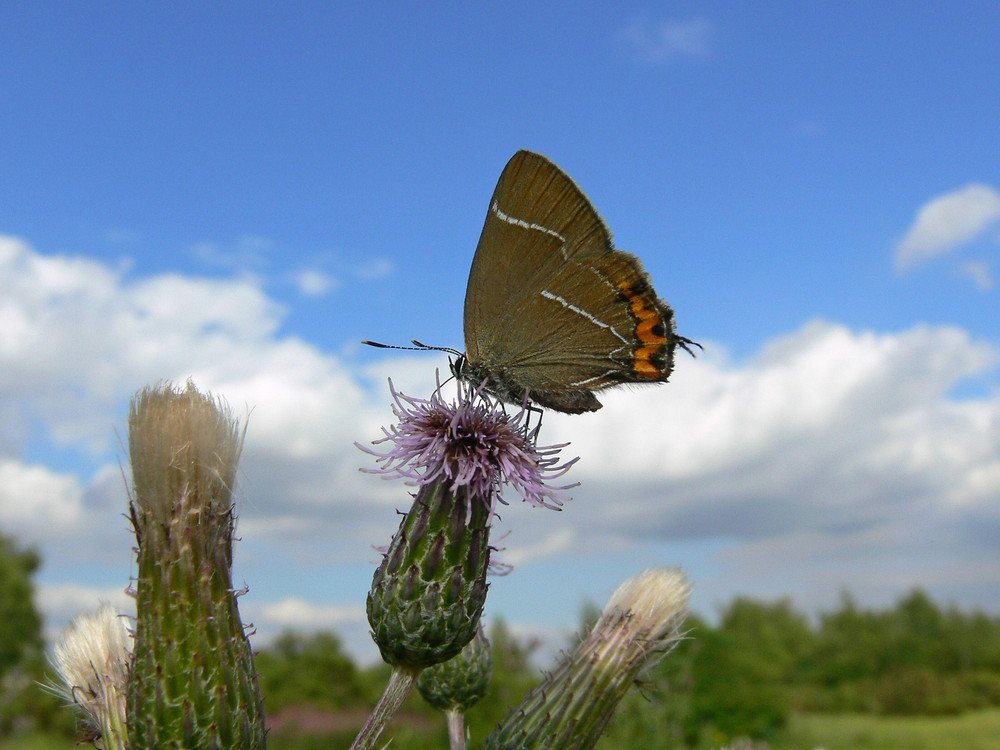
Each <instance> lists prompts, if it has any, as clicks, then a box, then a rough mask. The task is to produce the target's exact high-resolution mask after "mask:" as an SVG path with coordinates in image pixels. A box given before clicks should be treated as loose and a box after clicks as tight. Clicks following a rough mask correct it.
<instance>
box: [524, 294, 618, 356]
mask: <svg viewBox="0 0 1000 750" xmlns="http://www.w3.org/2000/svg"><path fill="white" fill-rule="evenodd" d="M540 294H541V295H542V296H543V297H545V299H551V300H555V301H556V302H558V303H559V304H560V305H562V306H563V307H565V308H566V309H568V310H572V311H573V312H575V313H576V314H577V315H582V316H583V317H585V318H586V319H587V320H589V321H590V322H591V323H593V324H594V325H596V326H600V327H601V328H607V329H608V330H609V331H611V333H613V334H614V335H615V336H617V337H618V339H619V340H620V341H621V342H622V343H623V344H625V345H626V346H628V345H629V341H628V339H626V338H625V337H624V336H622V335H621V334H620V333H618V331H616V330H615V328H614V326H611V325H608V324H607V323H605V322H604V321H603V320H598V319H597V318H595V317H594V316H593V315H591V314H590V313H589V312H587V311H586V310H582V309H580V308H579V307H577V306H576V305H574V304H572V303H571V302H567V301H566V300H565V299H563V298H562V297H560V296H559V295H558V294H553V293H552V292H550V291H549V290H548V289H543V290H542V291H541V292H540Z"/></svg>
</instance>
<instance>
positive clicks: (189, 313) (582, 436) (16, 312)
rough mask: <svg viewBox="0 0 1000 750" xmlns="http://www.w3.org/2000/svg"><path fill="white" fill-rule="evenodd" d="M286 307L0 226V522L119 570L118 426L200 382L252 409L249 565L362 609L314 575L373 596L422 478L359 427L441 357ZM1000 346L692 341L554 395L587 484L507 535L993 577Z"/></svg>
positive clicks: (547, 429)
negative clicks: (142, 406) (140, 399)
mask: <svg viewBox="0 0 1000 750" xmlns="http://www.w3.org/2000/svg"><path fill="white" fill-rule="evenodd" d="M283 314H284V311H283V309H282V308H281V307H280V306H279V305H276V304H275V303H274V302H273V301H272V300H271V299H270V298H269V297H268V296H267V295H266V294H265V293H264V292H263V291H262V290H261V289H260V288H259V286H257V285H256V284H255V283H253V282H252V281H249V280H220V279H214V280H208V279H201V278H196V277H186V276H179V275H163V276H157V277H151V278H146V279H140V280H132V279H130V278H127V277H126V276H125V275H124V274H123V273H122V272H120V271H116V270H113V269H109V268H108V267H106V266H103V265H102V264H100V263H97V262H94V261H90V260H86V259H82V258H74V257H58V256H43V255H40V254H38V253H36V252H34V251H33V250H32V249H31V248H30V247H29V246H28V245H27V244H26V243H24V242H20V241H18V240H14V239H11V238H0V332H2V335H0V365H2V366H0V405H2V408H3V417H4V418H3V419H2V420H0V523H3V524H4V526H13V527H14V528H15V529H16V530H17V531H18V532H19V533H22V532H23V533H31V534H34V535H35V536H34V537H33V538H34V539H37V540H38V543H39V544H41V545H42V549H41V552H42V555H43V559H45V560H46V567H45V571H46V575H47V576H48V578H47V579H46V580H45V581H43V590H44V591H48V592H49V594H47V596H52V595H54V594H52V592H53V591H54V589H53V588H52V587H53V586H59V585H63V584H65V585H73V586H79V585H82V582H83V581H84V580H86V579H85V578H83V576H85V575H89V574H90V573H92V572H93V571H94V570H96V569H97V568H94V567H89V568H88V567H86V566H85V565H84V564H83V563H87V565H91V566H103V567H102V568H100V570H103V571H104V573H103V575H104V578H105V579H106V580H107V581H109V582H119V581H120V582H121V583H122V587H124V583H126V582H127V573H125V572H124V571H123V567H124V566H126V565H127V564H128V563H127V561H128V559H129V555H128V547H129V545H130V543H131V542H132V541H133V540H130V538H129V535H128V528H127V521H125V520H124V519H123V518H122V514H123V513H124V511H125V508H126V503H125V493H124V488H123V482H122V477H121V474H120V472H119V470H118V467H117V466H116V465H115V454H116V452H117V453H118V455H119V456H120V455H121V446H120V445H119V444H118V443H117V440H118V437H117V436H116V435H115V434H114V431H113V429H112V427H113V426H116V425H117V426H118V427H119V428H122V427H123V425H124V415H125V413H126V408H127V402H128V398H129V397H130V395H131V394H132V393H133V392H134V391H135V390H136V389H137V388H139V387H141V386H142V385H145V384H146V383H149V382H155V381H157V380H160V379H164V378H169V379H174V380H180V381H183V380H185V379H187V378H188V377H191V378H193V380H194V382H195V383H196V384H197V385H198V386H199V387H200V388H202V389H205V390H211V391H212V392H214V393H216V394H218V395H221V396H223V397H225V398H226V399H227V400H228V401H229V403H230V404H231V405H232V406H233V408H234V411H235V412H236V413H237V415H242V417H243V418H244V419H247V418H248V419H249V427H248V431H247V439H246V447H245V450H244V455H243V460H242V462H241V473H240V481H239V489H238V492H239V498H240V506H239V510H240V522H239V527H238V531H239V533H240V535H241V536H242V538H243V541H242V542H241V543H240V544H239V545H238V546H237V556H238V559H237V565H238V569H239V573H238V575H240V576H245V577H246V580H247V581H248V582H250V583H251V585H252V586H258V587H260V588H263V590H264V591H271V592H280V595H279V596H273V595H272V596H271V597H270V598H269V599H264V598H259V597H260V594H258V593H256V592H255V595H254V596H253V597H251V599H250V600H248V602H252V604H251V606H253V607H256V609H255V610H252V611H253V613H254V614H256V616H257V617H256V619H257V620H258V621H259V624H260V625H261V626H263V627H265V628H278V627H283V626H284V625H286V624H290V623H292V622H295V621H299V622H306V623H321V622H326V621H333V620H337V619H338V618H344V617H347V618H350V617H353V616H354V615H355V614H356V610H354V609H351V608H350V607H349V608H348V609H347V610H342V609H340V608H339V607H334V606H332V605H329V604H328V603H324V602H323V601H322V598H321V597H322V596H323V594H321V593H317V587H316V585H315V581H316V580H317V578H316V576H320V574H319V572H318V571H322V570H326V571H329V570H333V569H343V568H344V567H345V565H346V564H348V563H350V564H353V565H356V566H359V567H358V569H359V570H361V569H364V571H365V572H364V573H362V574H361V575H360V578H363V579H367V580H364V581H362V582H361V583H360V584H359V586H358V589H359V590H360V591H362V592H363V591H364V590H365V589H366V588H367V584H368V582H369V581H370V576H371V571H370V569H368V568H364V564H365V563H367V562H370V561H372V560H373V559H374V558H375V557H376V556H375V555H374V553H373V552H372V551H371V549H370V547H369V545H372V544H380V543H381V544H384V543H385V542H386V541H387V540H388V538H389V536H390V535H391V533H392V532H393V531H394V530H395V527H396V525H397V524H398V517H397V516H396V515H395V514H394V513H393V510H394V509H395V508H399V507H402V506H404V505H405V503H406V501H407V498H408V495H407V492H408V488H407V487H406V486H404V485H403V484H402V483H400V482H386V481H383V480H381V479H379V478H377V477H373V476H370V475H365V474H362V473H360V472H359V471H358V469H359V467H361V466H371V463H370V461H369V457H366V456H365V455H364V454H361V453H360V452H359V451H358V450H357V449H356V448H355V447H354V444H353V443H354V441H356V440H357V441H361V442H365V441H367V440H371V439H374V438H377V437H378V436H379V435H380V434H381V433H380V426H381V425H382V424H384V423H388V422H389V421H390V420H391V412H390V410H389V406H388V403H389V398H388V394H387V393H386V391H385V390H384V388H385V386H384V376H385V375H386V374H391V375H392V376H393V380H394V382H396V383H397V384H399V385H400V386H401V387H403V388H404V389H405V390H406V391H407V392H409V393H413V394H414V395H426V394H427V393H428V392H429V391H430V389H431V388H432V387H433V366H432V365H429V363H428V361H427V360H426V359H420V360H419V361H415V360H413V359H412V358H411V357H410V356H408V355H399V356H398V357H397V356H396V355H387V357H386V359H385V360H384V361H383V362H382V363H381V364H380V365H379V367H370V368H368V369H367V370H366V371H363V372H359V371H357V370H353V369H351V368H350V367H348V366H347V365H346V364H345V363H344V362H343V361H341V360H340V359H339V358H337V357H335V356H333V355H330V354H327V353H324V352H322V351H320V350H319V349H318V348H316V347H315V346H313V345H311V344H309V343H308V342H305V341H302V340H300V339H297V338H295V337H291V336H280V335H279V334H278V333H277V331H279V330H280V324H281V321H282V316H283ZM998 356H1000V353H998V351H997V350H996V349H995V348H994V347H992V346H990V345H988V344H986V343H984V342H981V341H975V340H972V339H971V338H970V337H969V335H968V334H967V333H966V332H964V331H962V330H959V329H955V328H947V327H930V326H915V327H912V328H910V329H907V330H902V331H895V332H873V331H856V330H851V329H849V328H846V327H844V326H842V325H837V324H835V323H830V322H826V321H814V322H811V323H808V324H806V325H804V326H803V327H802V328H801V329H799V330H797V331H793V332H791V333H789V334H787V335H785V336H783V337H780V338H778V339H776V340H774V341H772V342H770V343H769V344H768V345H767V346H765V347H763V348H762V349H761V350H760V351H759V352H758V353H757V354H756V355H755V356H754V357H752V358H751V359H749V360H747V361H742V362H733V361H730V360H729V359H728V358H727V357H726V355H725V352H724V351H723V350H722V349H721V348H720V347H718V346H711V345H710V346H708V351H707V352H706V353H705V354H704V355H703V356H699V358H698V359H696V360H692V359H690V358H687V357H684V356H682V357H680V358H679V360H678V364H677V368H676V371H675V373H674V375H673V376H672V377H671V382H670V383H669V384H667V385H663V386H658V387H655V388H653V387H650V388H641V389H634V390H631V391H629V390H626V389H622V390H618V391H614V392H609V393H607V394H606V395H604V396H602V400H603V401H604V402H605V408H604V409H602V410H601V411H600V412H598V413H596V414H593V415H580V416H572V417H571V416H565V415H558V414H546V415H545V417H544V425H543V428H542V436H543V440H544V442H545V443H555V442H562V441H564V440H568V441H571V442H572V445H571V446H570V447H569V448H567V449H565V450H566V452H567V453H568V454H569V455H570V456H572V455H579V456H580V457H581V460H580V462H579V463H578V464H577V465H576V466H574V468H573V471H572V473H571V475H570V476H569V477H567V479H569V480H570V481H573V480H579V481H581V482H582V485H581V486H580V487H579V488H577V489H576V490H574V492H573V494H574V495H575V500H574V502H572V503H570V504H569V505H567V507H566V508H565V510H564V511H563V512H562V513H551V512H540V513H535V512H531V511H530V509H528V508H525V507H523V506H521V505H514V506H511V507H509V508H504V509H503V511H502V515H503V521H502V525H501V528H500V533H503V532H506V531H508V530H513V533H512V534H511V535H510V536H509V537H507V538H502V539H501V538H498V539H496V540H495V542H496V543H498V544H499V545H500V546H503V547H505V548H506V550H505V551H504V552H503V554H502V555H501V559H504V560H507V561H516V562H517V563H518V564H528V563H530V562H531V561H534V560H540V559H542V558H544V559H545V566H544V567H546V568H553V567H558V565H560V564H561V563H560V561H563V562H566V561H568V560H576V561H577V562H566V564H573V565H577V564H578V563H579V561H583V560H586V559H588V557H592V556H594V555H598V554H601V555H603V554H608V550H609V549H610V550H613V551H614V550H617V551H623V550H624V551H628V550H635V549H636V548H637V547H638V546H641V545H649V544H662V545H677V544H690V543H693V542H705V541H710V542H712V543H713V544H724V545H725V549H726V553H725V555H724V556H721V557H719V559H718V561H717V562H718V565H719V566H720V567H721V568H722V569H723V570H724V571H725V574H726V575H728V576H729V577H730V583H731V584H732V583H733V582H734V581H735V582H736V583H739V582H740V581H741V580H743V579H740V576H746V575H749V571H755V570H763V569H764V568H766V566H768V565H770V566H771V567H770V568H769V570H770V572H771V576H772V578H771V580H774V581H776V582H778V583H776V584H775V585H784V586H785V589H783V590H782V591H781V593H796V592H801V593H808V592H809V591H812V590H815V588H816V587H817V585H820V583H825V582H826V579H825V578H824V577H825V576H829V577H830V580H831V581H832V579H833V577H835V576H836V575H837V574H838V571H843V570H849V571H854V570H855V568H852V567H851V566H852V565H854V566H859V565H860V564H861V563H859V560H869V561H876V562H877V565H874V568H873V569H878V570H881V571H886V572H887V571H889V570H890V569H891V566H892V563H893V561H895V562H897V563H898V562H899V561H903V564H907V565H910V564H912V565H913V567H912V568H911V574H912V575H913V576H917V575H919V574H921V573H929V572H930V569H931V568H932V567H933V569H934V571H935V574H936V575H937V580H952V581H958V582H960V583H961V585H962V586H966V587H972V586H974V585H981V586H986V585H988V582H989V581H992V580H993V579H995V576H992V574H987V573H986V572H984V571H981V570H980V571H979V572H978V573H977V572H976V571H977V570H979V569H978V568H976V566H975V563H976V562H977V561H978V560H981V559H982V558H983V556H988V555H989V554H990V551H991V550H992V551H993V552H994V553H995V549H996V545H997V544H998V543H1000V509H998V508H997V507H996V497H998V496H1000V392H995V393H993V394H991V395H985V396H980V397H976V398H962V399H959V398H956V397H955V396H954V395H953V392H954V390H955V389H956V387H957V386H959V385H960V384H961V383H962V381H963V380H964V379H966V378H969V377H984V376H987V374H988V373H989V372H990V371H991V370H990V368H995V367H996V364H997V362H998ZM373 384H374V385H373ZM29 438H30V440H31V441H32V442H33V443H34V444H42V443H45V442H46V441H47V442H48V443H49V444H51V445H52V446H57V447H58V446H63V447H64V448H65V449H66V450H71V451H73V452H74V455H81V456H90V457H91V459H90V460H91V462H92V464H93V465H94V467H95V468H93V469H90V470H79V471H74V470H69V469H66V468H62V469H57V468H55V467H54V466H48V465H45V464H44V463H42V462H40V460H39V459H38V458H35V459H33V460H32V461H31V462H28V461H26V460H24V459H23V458H21V455H22V453H23V446H24V445H25V444H26V442H27V441H28V440H29ZM32 455H40V454H38V451H37V450H36V451H34V452H33V454H32ZM126 473H127V472H126ZM53 519H55V520H53ZM55 532H58V533H55ZM918 560H923V561H924V562H921V563H918V562H917V561H918ZM788 561H794V565H795V571H794V575H793V574H792V573H791V572H789V571H788V570H787V569H786V568H787V567H788V564H787V563H788ZM678 562H683V560H680V559H669V560H667V561H666V563H668V564H675V563H678ZM332 566H338V567H337V568H334V567H332ZM921 566H922V567H921ZM304 570H306V571H310V572H309V573H303V571H304ZM849 575H854V573H853V572H852V573H850V574H849ZM320 578H327V579H328V578H329V575H328V574H324V575H323V576H320ZM845 580H846V581H847V582H848V583H850V582H851V581H850V579H843V578H842V579H841V580H840V581H838V582H837V583H836V585H835V586H834V588H836V589H839V588H840V587H841V586H842V585H844V582H845ZM880 580H882V581H883V583H884V585H888V584H887V583H885V582H887V581H889V580H891V579H890V577H889V576H888V575H885V576H883V577H882V578H881V579H880ZM618 582H619V581H617V580H611V581H608V582H607V585H608V586H609V587H610V588H613V587H614V585H616V584H617V583H618ZM504 585H513V584H508V583H507V581H506V579H505V584H504ZM831 585H833V584H831ZM106 588H107V589H111V588H113V587H112V586H111V584H110V583H109V584H108V586H107V587H106ZM258 590H259V589H258ZM609 590H610V589H609ZM85 593H86V595H87V596H89V595H90V593H93V592H90V591H89V589H88V592H85ZM362 599H363V593H361V594H360V595H359V598H358V601H359V603H360V601H361V600H362ZM44 601H46V602H49V604H44V603H43V606H44V607H50V606H51V607H55V606H56V604H55V603H53V602H54V601H55V600H53V599H51V598H50V599H46V600H44ZM58 606H60V607H61V606H63V605H58ZM355 630H357V632H358V633H361V635H363V630H364V628H363V627H362V626H361V625H360V624H356V627H355ZM360 638H361V636H359V639H360Z"/></svg>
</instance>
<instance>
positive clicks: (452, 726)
mask: <svg viewBox="0 0 1000 750" xmlns="http://www.w3.org/2000/svg"><path fill="white" fill-rule="evenodd" d="M446 713H447V716H448V746H449V747H450V748H451V750H465V713H464V712H462V711H460V710H458V709H457V708H453V709H451V710H450V711H447V712H446Z"/></svg>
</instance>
